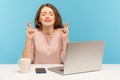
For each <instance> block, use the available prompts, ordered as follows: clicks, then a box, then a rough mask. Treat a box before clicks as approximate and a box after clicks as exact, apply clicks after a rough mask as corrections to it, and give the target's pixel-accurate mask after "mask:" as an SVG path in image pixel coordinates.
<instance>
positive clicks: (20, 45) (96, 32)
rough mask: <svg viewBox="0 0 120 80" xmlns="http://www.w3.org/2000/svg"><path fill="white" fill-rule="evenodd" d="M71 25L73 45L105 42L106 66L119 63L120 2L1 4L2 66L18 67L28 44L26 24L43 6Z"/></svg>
mask: <svg viewBox="0 0 120 80" xmlns="http://www.w3.org/2000/svg"><path fill="white" fill-rule="evenodd" d="M46 2H49V3H52V4H53V5H54V6H56V8H57V9H58V10H59V12H60V14H61V16H62V19H63V24H64V23H65V22H66V21H68V22H69V38H70V41H74V42H75V41H96V40H104V41H105V48H104V57H103V63H108V64H117V63H120V0H0V64H9V63H13V64H14V63H16V62H17V60H18V59H19V58H20V57H21V55H22V51H23V49H24V44H25V36H26V34H25V31H26V22H28V21H30V22H31V24H32V26H33V27H34V17H35V14H36V12H37V10H38V8H39V7H40V6H41V5H42V4H43V3H46Z"/></svg>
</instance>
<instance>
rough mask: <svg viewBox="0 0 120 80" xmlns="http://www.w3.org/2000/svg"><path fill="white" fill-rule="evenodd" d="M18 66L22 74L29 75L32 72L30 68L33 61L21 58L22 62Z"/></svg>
mask: <svg viewBox="0 0 120 80" xmlns="http://www.w3.org/2000/svg"><path fill="white" fill-rule="evenodd" d="M18 65H19V68H20V72H21V73H28V72H30V68H31V59H30V58H20V60H19V61H18Z"/></svg>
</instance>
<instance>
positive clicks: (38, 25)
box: [35, 3, 63, 29]
mask: <svg viewBox="0 0 120 80" xmlns="http://www.w3.org/2000/svg"><path fill="white" fill-rule="evenodd" d="M45 6H47V7H49V8H51V9H52V10H53V12H54V14H55V23H54V29H58V28H63V25H62V18H61V16H60V14H59V12H58V10H57V9H56V8H55V6H53V5H52V4H50V3H46V4H43V5H42V6H41V7H40V8H39V9H38V11H37V13H36V17H35V28H38V29H41V28H42V24H41V22H39V17H40V13H41V9H42V8H43V7H45Z"/></svg>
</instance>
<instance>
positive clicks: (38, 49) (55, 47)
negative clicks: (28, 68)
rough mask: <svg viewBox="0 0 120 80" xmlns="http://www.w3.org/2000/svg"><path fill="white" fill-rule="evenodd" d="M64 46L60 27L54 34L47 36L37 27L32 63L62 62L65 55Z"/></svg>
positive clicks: (33, 43) (32, 49)
mask: <svg viewBox="0 0 120 80" xmlns="http://www.w3.org/2000/svg"><path fill="white" fill-rule="evenodd" d="M64 50H65V49H63V46H62V37H61V32H60V29H58V30H57V31H56V32H55V33H54V34H53V35H52V36H49V37H48V36H46V35H45V34H44V33H43V32H42V31H41V30H38V29H35V35H34V37H33V42H32V47H31V51H32V54H33V55H32V58H31V59H32V63H34V64H61V63H63V60H64V56H65V51H64Z"/></svg>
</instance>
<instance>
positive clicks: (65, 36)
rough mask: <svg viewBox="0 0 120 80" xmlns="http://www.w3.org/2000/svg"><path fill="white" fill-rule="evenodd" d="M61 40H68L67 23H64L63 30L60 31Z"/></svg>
mask: <svg viewBox="0 0 120 80" xmlns="http://www.w3.org/2000/svg"><path fill="white" fill-rule="evenodd" d="M61 34H62V39H63V40H67V39H68V22H66V23H65V25H64V28H63V29H61Z"/></svg>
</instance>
